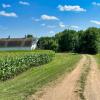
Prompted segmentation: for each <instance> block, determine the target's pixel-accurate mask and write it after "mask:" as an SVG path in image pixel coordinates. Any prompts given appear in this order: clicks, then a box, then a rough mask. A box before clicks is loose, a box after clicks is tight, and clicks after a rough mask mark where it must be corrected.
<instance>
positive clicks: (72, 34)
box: [58, 30, 76, 52]
mask: <svg viewBox="0 0 100 100" xmlns="http://www.w3.org/2000/svg"><path fill="white" fill-rule="evenodd" d="M75 38H76V31H74V30H64V31H63V32H62V34H61V33H60V38H59V40H58V44H59V51H62V52H65V51H67V52H69V51H74V49H75Z"/></svg>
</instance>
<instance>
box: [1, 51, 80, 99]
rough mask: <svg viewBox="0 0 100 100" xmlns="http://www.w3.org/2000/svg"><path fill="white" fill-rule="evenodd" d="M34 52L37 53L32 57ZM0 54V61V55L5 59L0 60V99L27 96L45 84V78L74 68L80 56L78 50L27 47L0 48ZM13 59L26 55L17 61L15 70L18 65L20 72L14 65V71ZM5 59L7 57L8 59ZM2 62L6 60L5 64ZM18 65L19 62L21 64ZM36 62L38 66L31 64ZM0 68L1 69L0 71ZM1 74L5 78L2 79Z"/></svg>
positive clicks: (55, 77)
mask: <svg viewBox="0 0 100 100" xmlns="http://www.w3.org/2000/svg"><path fill="white" fill-rule="evenodd" d="M7 55H8V56H7ZM32 55H33V56H32ZM34 55H36V56H37V57H35V58H34ZM0 56H1V58H0V61H1V60H2V59H3V60H2V61H4V62H5V63H1V62H0V64H1V65H3V66H1V67H2V68H1V67H0V71H1V77H0V78H1V81H0V100H25V99H26V98H27V96H29V95H31V94H34V93H35V92H36V91H38V90H40V89H41V87H43V86H44V85H47V84H48V83H49V82H52V81H53V80H55V79H57V78H58V76H61V75H62V74H64V73H65V72H70V71H72V70H73V69H74V68H75V64H76V63H77V62H78V61H79V59H80V58H81V56H80V55H78V54H67V53H62V54H60V53H58V54H55V53H54V52H52V51H40V52H39V51H35V53H33V52H30V51H28V52H25V51H23V52H19V51H15V52H14V53H13V51H12V52H1V53H0ZM6 58H7V59H6ZM30 58H31V59H30ZM36 58H38V59H36ZM40 58H41V59H42V60H41V59H40ZM12 59H13V60H12ZM16 59H18V60H19V59H21V61H22V60H23V59H24V60H25V59H26V60H25V61H23V62H21V63H20V64H19V63H18V70H20V69H21V72H19V71H18V70H17V69H16V70H17V71H18V73H16V70H15V69H13V68H17V66H16ZM27 59H29V60H30V61H28V60H27ZM34 59H35V60H34ZM47 59H48V60H47ZM9 60H11V62H12V63H11V62H10V61H9ZM31 61H32V62H31ZM34 61H35V62H37V64H36V63H35V64H36V65H34V63H33V62H34ZM6 62H7V63H9V62H10V63H9V64H7V63H6ZM46 63H47V64H46ZM6 64H7V65H6ZM20 65H22V67H21V66H20ZM37 65H38V67H34V66H37ZM6 67H7V69H6ZM23 68H25V70H22V69H23ZM2 69H4V72H5V73H3V72H2ZM5 69H6V70H7V71H9V70H10V71H9V73H6V72H7V71H5ZM26 69H27V70H26ZM13 70H14V71H15V72H14V71H13ZM12 72H13V73H12ZM19 73H20V74H19ZM2 74H3V77H2ZM18 74H19V75H18ZM7 75H8V76H7ZM10 75H11V77H10ZM3 78H4V79H5V80H6V81H4V80H3V81H2V79H3ZM8 78H11V79H8ZM12 78H13V79H12ZM7 79H8V80H7Z"/></svg>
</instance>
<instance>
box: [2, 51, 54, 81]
mask: <svg viewBox="0 0 100 100" xmlns="http://www.w3.org/2000/svg"><path fill="white" fill-rule="evenodd" d="M53 56H54V52H52V51H48V52H46V51H45V52H42V53H41V52H21V53H18V52H5V53H4V54H2V53H1V54H0V80H7V79H9V78H12V77H14V76H16V75H17V74H19V73H22V72H23V71H25V70H27V69H29V68H30V67H33V66H39V65H43V64H46V63H48V62H50V61H51V60H52V58H53Z"/></svg>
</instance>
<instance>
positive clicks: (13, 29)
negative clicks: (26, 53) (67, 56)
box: [0, 0, 100, 38]
mask: <svg viewBox="0 0 100 100" xmlns="http://www.w3.org/2000/svg"><path fill="white" fill-rule="evenodd" d="M92 26H95V27H100V1H99V0H0V37H1V38H2V37H8V36H9V35H10V36H11V37H23V36H24V35H25V34H33V35H34V36H36V37H40V36H52V35H54V34H55V33H57V32H60V31H62V30H64V29H66V28H70V29H75V30H81V29H86V28H88V27H92Z"/></svg>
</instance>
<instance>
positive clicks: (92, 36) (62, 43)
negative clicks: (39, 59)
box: [38, 27, 100, 54]
mask: <svg viewBox="0 0 100 100" xmlns="http://www.w3.org/2000/svg"><path fill="white" fill-rule="evenodd" d="M38 47H39V48H40V49H46V50H47V49H49V50H54V51H57V52H59V51H60V52H77V53H89V54H96V53H97V52H100V29H99V28H95V27H90V28H88V29H87V30H81V31H75V30H69V29H66V30H64V31H63V32H60V33H57V34H56V35H55V36H54V37H42V38H40V39H39V42H38Z"/></svg>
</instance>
